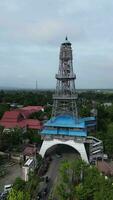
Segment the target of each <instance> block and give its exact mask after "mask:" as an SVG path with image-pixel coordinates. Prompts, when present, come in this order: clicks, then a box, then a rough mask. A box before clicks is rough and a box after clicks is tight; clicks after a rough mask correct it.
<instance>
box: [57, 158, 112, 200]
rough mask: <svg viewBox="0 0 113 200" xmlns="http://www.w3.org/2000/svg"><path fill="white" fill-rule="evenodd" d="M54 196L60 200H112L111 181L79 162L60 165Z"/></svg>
mask: <svg viewBox="0 0 113 200" xmlns="http://www.w3.org/2000/svg"><path fill="white" fill-rule="evenodd" d="M59 173H60V174H59V178H58V181H57V186H56V192H55V196H57V197H58V199H60V200H67V199H68V200H113V185H112V180H111V179H107V180H106V179H105V177H104V176H103V175H100V172H99V171H98V170H97V169H96V168H95V167H92V166H89V165H87V164H86V163H84V162H83V161H81V160H74V161H72V162H69V161H65V162H63V163H62V164H61V167H60V172H59Z"/></svg>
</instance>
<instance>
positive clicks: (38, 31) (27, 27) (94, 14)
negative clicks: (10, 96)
mask: <svg viewBox="0 0 113 200" xmlns="http://www.w3.org/2000/svg"><path fill="white" fill-rule="evenodd" d="M112 10H113V1H112V0H108V1H106V0H101V1H98V0H95V1H93V0H84V1H82V0H76V1H75V0H71V1H68V0H57V1H53V0H46V1H44V0H42V1H39V0H22V1H20V0H10V2H9V0H4V1H0V85H5V86H7V85H11V86H13V85H15V86H18V87H22V86H24V87H34V85H35V82H36V79H38V84H39V86H40V87H41V88H44V87H48V88H51V85H52V87H55V84H56V81H55V79H54V75H55V73H57V71H58V65H59V64H58V58H59V47H60V43H61V42H63V40H64V39H65V36H66V35H68V37H69V40H70V41H71V42H72V47H73V55H74V56H73V57H74V71H75V72H76V73H77V87H81V88H82V87H88V86H89V85H90V87H93V88H94V87H100V86H101V87H102V86H103V87H111V85H113V80H112V76H111V74H112V72H113V59H112V58H113V53H112V52H113V45H112V43H113V26H112V23H113V12H112ZM102 77H103V79H102ZM100 80H101V81H100ZM89 82H90V84H89Z"/></svg>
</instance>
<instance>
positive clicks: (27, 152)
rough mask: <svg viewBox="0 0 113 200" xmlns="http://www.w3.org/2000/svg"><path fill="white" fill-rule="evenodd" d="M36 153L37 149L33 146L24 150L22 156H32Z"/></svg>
mask: <svg viewBox="0 0 113 200" xmlns="http://www.w3.org/2000/svg"><path fill="white" fill-rule="evenodd" d="M36 152H37V148H36V147H34V146H28V147H26V148H25V149H24V151H23V155H24V156H33V155H35V154H36Z"/></svg>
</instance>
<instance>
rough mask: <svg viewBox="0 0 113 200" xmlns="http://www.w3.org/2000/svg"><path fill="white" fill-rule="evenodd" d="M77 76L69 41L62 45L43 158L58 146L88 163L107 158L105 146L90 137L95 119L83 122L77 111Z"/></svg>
mask: <svg viewBox="0 0 113 200" xmlns="http://www.w3.org/2000/svg"><path fill="white" fill-rule="evenodd" d="M75 79H76V74H75V73H74V72H73V56H72V47H71V43H70V42H69V41H68V39H67V37H66V40H65V41H64V42H63V43H62V44H61V47H60V54H59V69H58V74H56V80H57V84H56V91H55V94H54V95H53V109H52V117H51V119H50V120H49V121H47V122H46V123H45V124H44V128H43V130H42V132H41V136H42V138H43V139H44V141H43V144H42V147H41V149H40V154H41V155H42V157H43V156H44V155H45V153H46V151H47V150H48V149H49V148H51V147H52V146H54V145H57V144H65V145H68V146H71V147H73V148H74V149H76V150H77V151H78V152H79V154H80V155H81V157H82V159H83V160H85V161H86V162H88V160H90V161H92V159H97V157H99V156H100V157H101V156H102V154H103V148H102V142H101V141H99V140H98V139H95V138H94V137H88V134H89V132H90V131H91V130H92V131H94V130H95V128H96V119H95V117H94V116H92V117H85V118H82V117H80V116H79V113H78V110H77V98H78V95H77V92H76V89H75ZM85 143H88V144H89V146H90V155H89V158H88V155H87V153H86V149H85Z"/></svg>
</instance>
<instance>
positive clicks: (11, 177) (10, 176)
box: [0, 162, 22, 191]
mask: <svg viewBox="0 0 113 200" xmlns="http://www.w3.org/2000/svg"><path fill="white" fill-rule="evenodd" d="M5 167H6V169H7V174H6V175H5V176H4V177H0V191H3V189H4V185H7V184H13V182H14V181H15V179H16V177H21V173H22V170H21V167H20V165H19V164H17V163H14V162H10V163H7V164H6V166H5Z"/></svg>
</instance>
